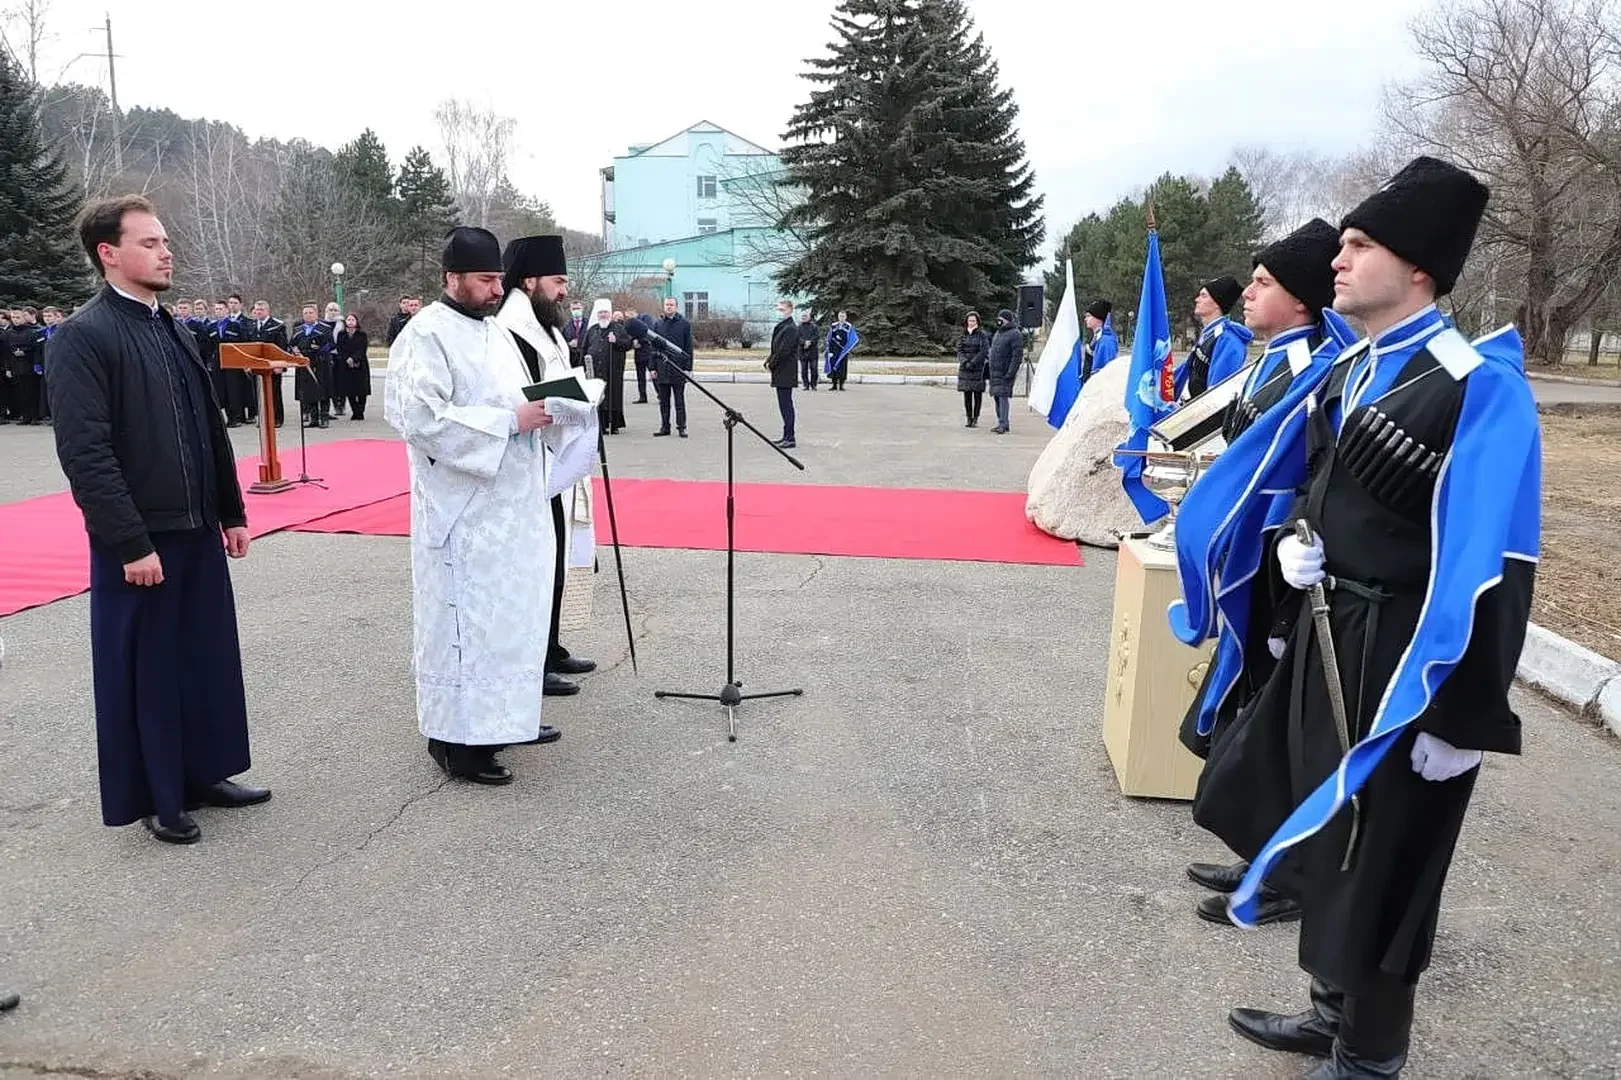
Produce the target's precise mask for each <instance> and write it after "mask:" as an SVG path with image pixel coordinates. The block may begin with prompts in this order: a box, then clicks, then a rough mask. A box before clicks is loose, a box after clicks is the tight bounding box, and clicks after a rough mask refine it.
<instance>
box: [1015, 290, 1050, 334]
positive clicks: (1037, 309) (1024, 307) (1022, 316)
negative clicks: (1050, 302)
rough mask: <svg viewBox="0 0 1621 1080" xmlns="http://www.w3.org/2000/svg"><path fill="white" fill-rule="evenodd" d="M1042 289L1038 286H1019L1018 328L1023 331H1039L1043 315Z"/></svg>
mask: <svg viewBox="0 0 1621 1080" xmlns="http://www.w3.org/2000/svg"><path fill="white" fill-rule="evenodd" d="M1042 294H1043V288H1042V286H1040V285H1020V286H1019V326H1020V328H1022V329H1025V330H1040V329H1041V322H1042V316H1043V315H1044V313H1045V308H1044V304H1043V295H1042Z"/></svg>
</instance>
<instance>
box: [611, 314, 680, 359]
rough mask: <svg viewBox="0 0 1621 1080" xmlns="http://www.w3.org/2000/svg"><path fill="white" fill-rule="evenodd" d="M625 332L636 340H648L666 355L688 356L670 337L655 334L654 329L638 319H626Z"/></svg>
mask: <svg viewBox="0 0 1621 1080" xmlns="http://www.w3.org/2000/svg"><path fill="white" fill-rule="evenodd" d="M625 333H627V334H629V335H630V336H631V337H632V338H633V339H634V340H636V341H645V342H648V343H649V344H651V345H652V346H653V347H654V348H656V349H658V350H660V351H661V352H663V353H665V354H666V355H669V356H683V357H685V356H687V354H686V353H685V352H684V351H682V350H681V349H679V348H677V347H676V346H675V345H674V344H673V343H672V342H671V341H670V340H669V339H668V338H665V337H661V336H660V335H658V334H655V333H654V332H653V331H651V330H649V329H648V328H647V327H646V326H645V325H644V324H643V323H641V322H639V321H638V320H636V319H627V320H626V321H625ZM687 358H688V359H691V357H687Z"/></svg>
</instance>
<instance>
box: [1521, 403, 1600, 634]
mask: <svg viewBox="0 0 1621 1080" xmlns="http://www.w3.org/2000/svg"><path fill="white" fill-rule="evenodd" d="M1618 601H1621V410H1618V409H1616V408H1614V407H1613V406H1611V407H1608V408H1606V407H1605V406H1591V405H1584V406H1559V407H1556V408H1554V409H1552V410H1549V411H1545V412H1543V413H1542V563H1541V565H1540V566H1539V567H1538V568H1537V587H1536V599H1535V601H1534V603H1533V606H1532V618H1533V619H1534V620H1535V621H1536V622H1538V623H1540V624H1541V625H1543V626H1545V627H1547V628H1548V629H1550V630H1553V631H1554V632H1556V633H1559V634H1563V635H1564V636H1565V637H1568V638H1570V639H1571V640H1572V641H1576V642H1579V643H1580V644H1582V645H1585V646H1587V647H1588V648H1589V649H1592V650H1593V651H1594V652H1598V653H1602V654H1604V655H1605V656H1608V657H1610V658H1611V659H1616V660H1621V605H1618Z"/></svg>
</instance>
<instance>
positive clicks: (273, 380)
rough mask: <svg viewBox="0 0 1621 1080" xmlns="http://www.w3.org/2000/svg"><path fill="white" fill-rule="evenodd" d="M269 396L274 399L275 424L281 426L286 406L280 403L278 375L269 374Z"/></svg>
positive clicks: (279, 379) (279, 380)
mask: <svg viewBox="0 0 1621 1080" xmlns="http://www.w3.org/2000/svg"><path fill="white" fill-rule="evenodd" d="M270 396H271V397H273V398H275V399H276V400H275V410H276V426H277V427H281V425H282V423H283V421H285V420H286V419H287V406H286V405H285V404H283V403H282V398H281V376H280V375H272V376H270Z"/></svg>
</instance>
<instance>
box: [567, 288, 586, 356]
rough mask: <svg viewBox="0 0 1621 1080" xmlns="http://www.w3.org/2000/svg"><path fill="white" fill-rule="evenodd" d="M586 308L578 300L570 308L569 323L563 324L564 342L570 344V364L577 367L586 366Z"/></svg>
mask: <svg viewBox="0 0 1621 1080" xmlns="http://www.w3.org/2000/svg"><path fill="white" fill-rule="evenodd" d="M585 330H586V327H585V308H584V307H583V306H582V305H581V304H580V302H579V301H578V300H575V301H573V302H572V303H570V304H569V306H568V322H566V323H564V324H563V340H564V341H567V342H568V362H569V363H570V364H572V365H573V366H575V367H584V366H585V355H584V352H583V349H582V346H584V345H585Z"/></svg>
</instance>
